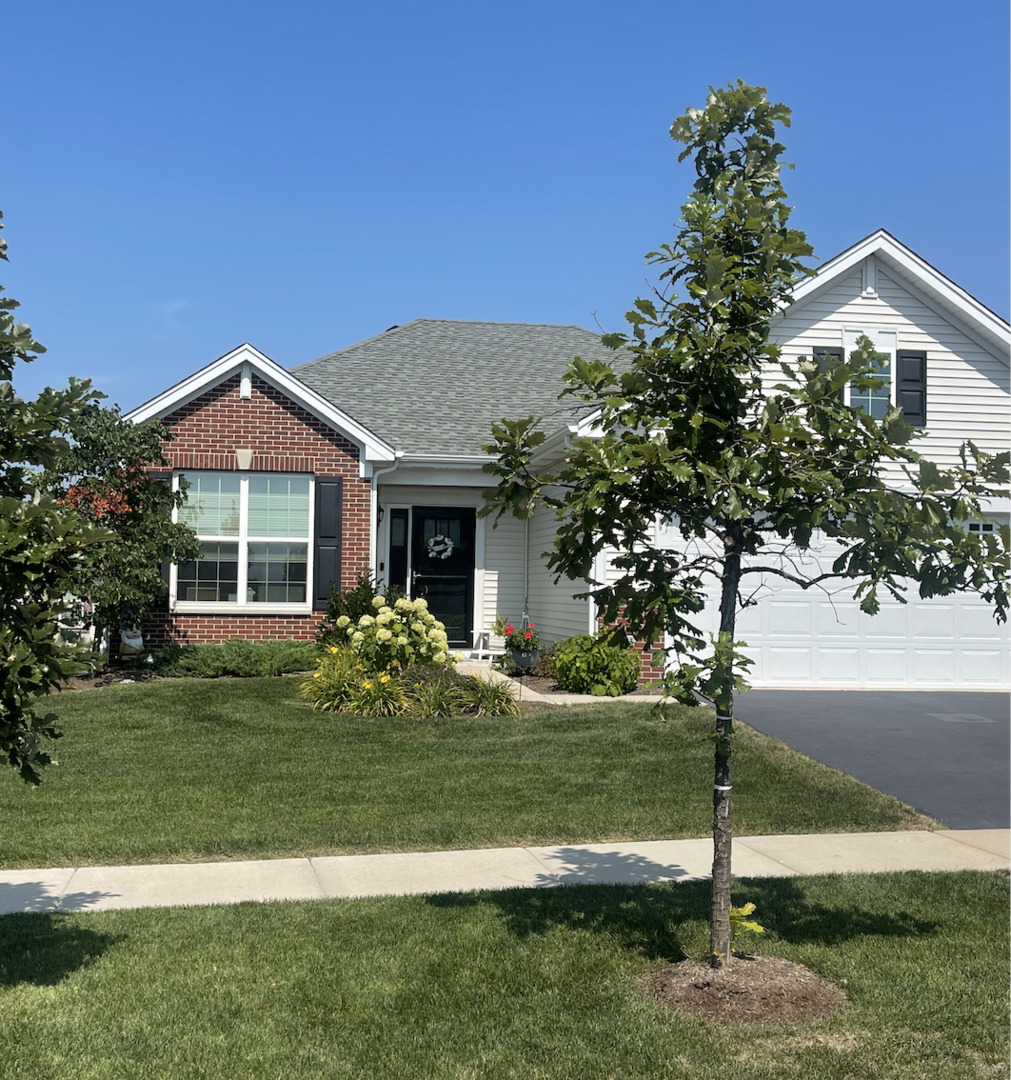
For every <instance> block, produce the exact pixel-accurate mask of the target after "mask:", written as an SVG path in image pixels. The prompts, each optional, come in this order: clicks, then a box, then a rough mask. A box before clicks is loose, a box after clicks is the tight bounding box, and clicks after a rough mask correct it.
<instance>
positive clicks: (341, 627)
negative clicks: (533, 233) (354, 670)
mask: <svg viewBox="0 0 1011 1080" xmlns="http://www.w3.org/2000/svg"><path fill="white" fill-rule="evenodd" d="M372 606H373V608H374V609H375V614H374V615H363V616H362V617H361V618H360V619H359V620H358V623H357V625H356V624H355V623H353V622H352V621H351V619H350V618H349V617H348V616H347V615H342V616H341V617H340V618H339V619H338V620H337V622H336V624H335V626H336V634H337V635H338V638H339V636H340V635H342V634H343V636H344V640H345V641H347V643H348V644H349V645H350V646H351V649H352V650H353V651H354V653H355V655H356V656H357V657H358V659H359V661H360V662H361V664H362V665H363V666H364V667H365V668H366V669H367V670H369V671H389V670H390V669H391V668H404V667H407V666H408V664H416V663H424V662H430V663H435V664H453V663H455V658H454V657H453V655H452V654H451V653H450V651H449V639H448V638H447V637H446V628H445V626H443V624H442V623H441V622H439V620H438V619H436V618H435V616H434V615H432V613H431V612H430V611H429V610H428V604H427V602H426V601H425V600H407V599H404V598H401V599H399V600H397V601H395V602H394V604H393V606H392V607H390V606H389V604H387V603H386V598H385V597H384V596H377V597H376V598H375V599H374V600H373V601H372Z"/></svg>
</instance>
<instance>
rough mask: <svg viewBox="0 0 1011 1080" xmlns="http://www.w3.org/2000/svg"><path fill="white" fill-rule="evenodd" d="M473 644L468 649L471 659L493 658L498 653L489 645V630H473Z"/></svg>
mask: <svg viewBox="0 0 1011 1080" xmlns="http://www.w3.org/2000/svg"><path fill="white" fill-rule="evenodd" d="M473 636H474V646H473V648H472V649H471V651H470V655H471V659H472V660H494V659H495V657H496V656H497V655H498V654H497V653H496V652H495V651H494V650H493V649H492V647H491V631H490V630H475V631H474V635H473Z"/></svg>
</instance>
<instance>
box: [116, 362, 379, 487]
mask: <svg viewBox="0 0 1011 1080" xmlns="http://www.w3.org/2000/svg"><path fill="white" fill-rule="evenodd" d="M253 372H256V374H257V375H259V376H260V377H261V378H262V379H263V380H264V382H266V383H268V384H269V385H270V386H273V387H274V389H276V390H279V391H280V392H281V393H283V394H284V395H285V396H286V397H288V398H289V399H290V400H291V401H294V402H295V403H296V404H297V405H300V406H301V407H302V408H303V409H305V410H306V412H308V413H310V414H311V415H312V416H315V417H316V418H317V419H318V420H321V421H323V423H324V424H326V425H327V426H328V427H331V428H333V429H334V430H335V431H338V432H339V433H340V434H341V435H344V436H345V437H346V438H348V439H349V440H350V441H351V442H353V443H354V444H355V445H356V446H357V447H358V449H359V450H360V451H361V456H362V462H361V465H362V468H363V469H364V467H365V460H366V459H367V460H368V461H375V462H383V461H393V460H394V449H393V447H392V446H390V445H389V443H387V442H386V441H385V440H383V439H380V438H379V437H378V436H377V435H375V434H373V433H372V432H371V431H370V430H369V429H368V428H366V427H364V426H363V425H362V424H359V423H358V422H357V421H356V420H354V419H352V418H351V417H350V416H348V415H347V413H344V412H342V411H341V410H340V409H338V408H336V407H335V406H334V405H332V404H331V403H330V402H329V401H327V400H326V398H324V397H322V396H320V395H319V394H317V393H316V391H315V390H312V389H310V387H308V386H306V385H305V383H303V382H302V381H301V380H300V379H299V378H297V377H296V376H294V375H292V374H291V372H290V371H286V370H285V369H284V368H283V367H281V366H280V365H279V364H275V363H274V361H273V360H271V359H270V357H268V356H264V354H263V353H261V352H260V351H259V350H258V349H255V348H253V346H252V345H250V344H248V343H246V344H243V345H240V346H239V347H238V348H237V349H233V350H232V351H231V352H229V353H225V355H224V356H221V357H218V359H217V360H215V361H213V362H212V363H210V364H208V365H207V366H206V367H203V368H201V369H200V370H199V371H196V372H194V373H193V374H192V375H190V376H188V377H187V378H185V379H183V380H182V381H181V382H178V383H176V384H175V386H170V387H169V388H168V390H165V391H163V392H162V393H161V394H159V395H158V396H157V397H153V398H151V400H150V401H146V402H144V404H143V405H139V406H138V407H137V408H136V409H134V410H132V411H131V412H128V413H127V414H126V416H125V418H124V419H126V420H132V421H133V423H135V424H143V423H144V422H145V421H147V420H154V419H161V418H163V417H165V416H168V415H169V414H171V413H173V412H175V411H176V410H177V409H180V408H182V407H183V406H184V405H188V404H189V403H190V402H191V401H194V400H196V398H198V397H200V395H201V394H203V393H205V392H206V391H207V390H209V389H211V388H212V387H214V386H217V385H218V384H219V383H221V382H223V381H224V380H225V379H227V378H230V377H231V376H232V375H234V374H236V373H239V374H240V377H241V379H242V382H243V384H245V380H246V378H247V377H249V376H251V374H252V373H253Z"/></svg>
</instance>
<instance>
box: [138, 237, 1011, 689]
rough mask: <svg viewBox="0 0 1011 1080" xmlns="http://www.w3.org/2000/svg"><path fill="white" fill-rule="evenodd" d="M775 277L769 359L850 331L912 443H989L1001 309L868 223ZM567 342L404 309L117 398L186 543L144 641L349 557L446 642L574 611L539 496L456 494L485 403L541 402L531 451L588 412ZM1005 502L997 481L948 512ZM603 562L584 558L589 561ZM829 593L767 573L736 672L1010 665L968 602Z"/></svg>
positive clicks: (305, 593) (515, 409) (590, 625)
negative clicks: (154, 427) (487, 498)
mask: <svg viewBox="0 0 1011 1080" xmlns="http://www.w3.org/2000/svg"><path fill="white" fill-rule="evenodd" d="M795 296H796V302H795V303H794V304H793V305H792V306H791V307H790V308H789V309H787V310H786V311H785V312H784V313H783V314H782V315H781V316H780V317H779V319H778V321H777V323H776V326H775V338H776V340H778V341H779V342H780V343H781V344H782V345H783V351H784V356H785V358H787V359H789V358H796V357H799V356H801V355H811V354H812V353H815V352H817V353H829V354H832V353H833V352H836V351H838V352H841V351H842V350H846V351H847V352H848V351H849V350H850V349H851V348H852V347H853V344H854V343H855V340H856V338H857V337H858V336H860V335H861V334H867V335H868V336H870V337H871V338H872V340H873V341H874V342H875V346H876V348H877V350H878V351H879V352H880V353H882V354H883V355H884V356H886V357H887V359H888V365H887V368H883V369H882V374H883V385H882V390H881V396H882V397H886V396H888V395H897V396H898V399H899V400H900V401H901V402H902V404H903V407H904V408H905V409H906V413H907V418H909V419H910V422H912V423H916V424H920V425H922V426H923V427H924V429H925V432H926V436H925V438H924V439H923V440H922V442H921V443H919V444H918V449H920V451H921V452H922V453H924V454H925V455H926V456H928V457H931V458H933V459H934V460H936V461H937V462H938V463H939V464H941V465H949V464H953V463H954V462H955V460H956V455H957V450H958V447H959V446H960V445H961V443H962V442H963V441H964V440H965V439H967V438H970V439H972V440H973V441H975V442H976V443H977V444H978V445H979V446H980V447H982V448H983V449H985V450H988V451H991V452H998V451H1000V450H1002V449H1004V448H1006V445H1007V442H1008V427H1009V418H1011V404H1009V402H1011V397H1009V388H1008V373H1009V360H1008V354H1009V345H1011V328H1009V326H1008V324H1007V323H1006V322H1005V321H1004V320H1003V319H1001V318H999V317H998V316H997V315H995V314H994V313H993V312H991V311H989V310H988V309H987V308H985V307H984V306H983V305H982V304H980V303H979V302H978V301H976V300H975V299H973V298H972V297H971V296H969V294H968V293H966V292H965V291H964V290H962V289H960V288H959V287H958V286H957V285H955V284H954V283H953V282H951V281H949V280H948V279H947V278H945V277H944V276H943V275H942V274H941V273H939V272H938V271H937V270H935V269H934V268H933V267H931V266H930V265H929V264H928V263H926V262H925V261H924V260H922V259H921V258H919V257H918V256H917V255H915V254H914V253H913V252H912V251H910V250H909V249H908V248H906V247H904V246H903V245H902V244H900V243H899V242H898V241H897V240H895V239H894V238H893V237H891V236H890V235H889V234H888V233H886V232H884V231H879V232H877V233H874V234H873V235H871V236H869V237H867V238H866V239H864V240H862V241H860V243H858V244H856V245H854V246H853V247H852V248H850V249H848V250H847V251H845V252H843V253H842V254H841V255H839V256H837V257H836V258H835V259H833V260H831V261H830V262H828V263H826V264H825V265H824V266H823V267H822V269H821V270H820V272H819V273H818V275H817V276H816V277H814V278H812V279H809V280H807V281H805V282H803V283H802V284H800V285H799V286H798V288H797V290H796V294H795ZM576 354H579V355H581V356H583V357H585V358H587V359H590V358H592V357H594V356H601V357H606V358H608V359H610V360H613V358H614V354H613V353H611V352H610V351H609V350H605V349H604V348H603V347H602V345H601V344H600V338H599V335H597V334H595V333H592V332H590V331H587V330H583V329H581V328H579V327H574V326H549V325H526V324H516V323H487V322H451V321H444V320H435V319H419V320H416V321H414V322H411V323H408V324H406V325H404V326H395V327H391V328H390V329H389V330H388V331H386V332H385V333H383V334H379V335H377V336H376V337H373V338H370V339H368V340H367V341H363V342H361V343H359V344H357V345H353V346H351V347H350V348H346V349H342V350H340V351H339V352H335V353H332V354H330V355H328V356H324V357H321V358H320V359H318V360H314V361H312V362H311V363H308V364H305V365H302V366H300V367H297V368H295V369H294V370H293V371H287V370H285V369H284V368H281V367H280V366H278V365H277V364H275V363H274V362H273V361H271V360H270V359H268V358H267V357H265V356H264V355H263V354H262V353H260V352H258V351H257V350H256V349H254V348H253V347H252V346H251V345H242V346H240V347H239V348H237V349H235V350H233V351H232V352H230V353H228V354H227V355H225V356H223V357H221V358H219V359H218V360H215V361H214V362H213V363H211V364H209V365H208V366H207V367H205V368H203V369H201V370H200V371H198V372H196V373H195V374H193V375H191V376H190V377H189V378H187V379H184V380H183V381H182V382H180V383H178V384H177V385H175V386H173V387H171V388H169V389H168V390H166V391H164V392H163V393H161V394H159V395H158V396H157V397H155V398H153V399H152V400H150V401H149V402H147V403H146V404H144V405H142V406H140V407H139V408H138V409H135V410H134V411H133V412H132V413H130V418H131V419H133V420H134V421H136V422H144V421H145V420H148V419H151V418H153V417H160V418H162V419H164V420H165V421H166V422H167V423H168V424H169V425H170V426H171V427H172V429H173V431H174V433H175V440H174V441H173V442H171V443H170V444H169V445H168V447H167V456H168V457H169V459H170V460H171V462H172V473H171V479H172V482H173V483H178V478H179V477H180V476H185V477H186V480H187V483H188V484H189V489H188V490H189V494H188V502H187V507H186V509H185V511H184V514H185V517H186V519H187V520H188V521H190V523H191V524H192V525H193V526H194V528H195V529H196V531H197V534H198V536H199V537H200V540H201V543H202V544H203V550H204V555H203V558H202V559H201V560H200V561H199V562H195V563H189V564H183V565H180V566H177V567H172V568H171V571H170V574H169V590H168V602H167V605H166V606H165V607H164V608H163V609H162V610H160V611H155V612H153V613H152V616H151V623H150V625H149V627H148V634H149V641H158V640H165V639H174V640H185V641H207V640H220V639H222V638H225V637H229V636H241V637H247V638H261V637H273V636H294V637H309V636H311V634H312V632H313V630H314V628H315V626H316V624H317V623H318V621H319V619H320V617H321V612H322V609H323V608H324V606H325V604H326V600H327V597H328V596H329V593H330V588H331V583H339V584H340V587H342V588H347V587H349V586H351V585H352V584H353V583H354V581H355V579H356V577H357V575H358V574H359V573H360V572H362V571H365V570H368V569H372V570H374V571H375V572H376V574H377V576H378V577H379V578H380V580H382V581H384V582H387V583H389V584H396V585H399V586H401V587H403V588H405V589H407V590H408V591H409V592H410V593H411V594H412V595H422V594H423V595H425V596H426V597H427V598H428V601H429V605H430V607H431V609H432V610H433V611H434V612H435V613H436V614H437V616H438V617H439V618H440V619H441V620H442V621H443V622H444V623H445V624H446V627H447V631H448V633H449V637H450V641H451V643H452V644H453V646H454V647H458V648H462V649H468V648H470V647H471V646H472V645H473V644H474V635H475V633H476V632H480V631H483V630H487V629H488V628H489V627H490V626H491V624H492V622H493V620H494V618H495V616H496V614H497V613H499V612H501V613H503V614H505V615H506V616H508V617H510V618H514V619H515V618H518V617H519V616H520V615H521V614H522V613H524V612H527V613H528V614H529V615H530V617H531V618H532V619H534V621H535V622H536V623H537V625H538V629H539V630H540V631H541V633H542V636H543V637H544V638H545V639H547V640H553V639H559V638H563V637H568V636H571V635H573V634H576V633H582V632H586V631H589V630H592V629H594V628H595V627H596V615H595V612H594V611H593V609H592V606H591V604H590V602H589V601H588V600H586V599H585V598H579V596H578V593H579V592H581V591H584V590H585V583H580V582H561V583H556V582H555V581H554V580H553V578H552V576H551V575H550V574H549V573H548V572H547V569H546V567H545V564H544V560H543V559H542V558H541V554H542V553H543V552H544V551H546V550H548V549H550V547H551V544H552V540H553V535H554V518H553V515H552V514H551V513H549V512H541V513H538V514H536V515H535V516H534V517H533V518H532V519H531V520H530V521H528V522H520V521H516V520H514V519H511V518H505V517H504V518H502V519H500V521H499V522H498V523H497V525H493V523H492V521H491V520H490V519H489V518H479V517H478V516H477V511H478V509H479V508H480V507H481V505H482V494H481V493H482V490H483V489H484V488H487V487H488V486H489V478H488V476H487V474H485V473H483V472H482V469H481V466H482V465H483V464H484V463H485V461H487V460H488V459H487V455H486V454H484V453H483V452H482V450H481V445H482V443H485V442H487V441H488V440H489V437H490V432H491V425H492V423H493V422H495V421H497V420H499V419H501V418H502V417H513V418H518V417H522V416H528V415H536V416H541V417H543V418H544V427H545V430H546V432H547V433H548V434H549V439H548V440H547V442H546V443H545V446H546V447H547V448H548V452H550V448H551V447H552V446H554V447H556V448H560V447H562V445H563V443H564V439H565V438H566V437H567V436H568V435H571V434H573V433H577V432H581V431H586V430H590V429H592V419H593V418H592V416H587V415H585V413H582V414H581V413H580V412H579V411H578V409H575V408H574V407H573V406H572V405H567V404H565V403H564V402H559V400H558V396H557V395H558V393H559V390H560V389H561V387H562V382H561V377H562V373H563V372H564V370H565V367H566V365H567V363H568V361H569V360H570V359H571V358H572V357H573V356H574V355H576ZM769 377H770V382H772V381H778V380H779V378H780V377H781V375H780V373H779V372H778V370H777V371H775V372H770V373H769ZM872 396H874V395H872ZM565 400H566V401H570V400H571V399H565ZM865 405H867V406H868V407H871V408H873V407H874V403H873V402H869V403H865ZM1007 516H1008V505H1007V502H1006V500H1005V501H1004V502H1000V503H997V502H995V503H994V505H993V507H992V513H991V514H990V515H988V517H987V519H986V520H985V521H979V522H970V523H967V527H968V528H973V529H979V530H984V531H986V530H990V529H993V528H994V527H995V526H996V525H997V524H999V523H1000V522H1001V521H1002V520H1007ZM824 554H825V555H826V557H828V556H830V555H831V552H830V551H827V550H826V551H825V552H824ZM812 557H817V552H815V553H814V554H813V556H812ZM607 573H608V564H607V560H606V559H602V560H600V565H599V566H597V567H596V568H595V576H597V577H598V578H599V577H601V576H604V575H606V574H607ZM795 593H796V594H795ZM848 595H849V594H848V593H846V594H840V595H839V596H837V597H826V596H825V595H824V594H817V595H813V596H812V595H807V594H804V593H802V592H800V591H799V590H796V591H795V592H791V591H790V590H788V589H783V588H781V587H779V586H776V587H775V588H772V587H770V588H769V589H768V590H767V593H766V595H765V596H763V597H761V598H760V599H759V603H758V604H757V605H756V606H755V607H753V608H751V609H749V610H748V611H746V612H745V613H744V615H742V618H741V623H740V627H741V636H742V637H743V638H745V639H746V640H748V641H749V643H750V645H751V648H752V652H753V655H754V657H755V659H756V668H755V669H754V670H753V672H752V681H753V682H754V684H755V685H766V686H853V687H858V686H881V687H892V686H895V687H922V688H926V687H932V686H960V687H996V686H1005V685H1008V684H1009V681H1011V674H1009V661H1008V635H1007V633H1006V630H1005V629H1003V628H1000V627H998V626H997V625H996V624H995V623H994V621H993V619H992V618H991V616H990V613H989V609H988V608H987V607H986V605H984V604H983V603H982V602H981V601H978V600H975V599H973V598H971V597H963V596H957V597H954V598H945V599H943V600H931V601H919V600H914V601H911V602H910V603H909V604H907V605H904V606H903V605H899V604H897V603H896V604H884V605H883V610H882V613H881V614H880V615H879V616H877V617H876V618H875V619H874V620H869V619H867V618H866V617H865V616H863V615H861V614H860V613H859V612H858V611H857V610H856V607H855V605H854V604H852V602H850V601H849V599H848Z"/></svg>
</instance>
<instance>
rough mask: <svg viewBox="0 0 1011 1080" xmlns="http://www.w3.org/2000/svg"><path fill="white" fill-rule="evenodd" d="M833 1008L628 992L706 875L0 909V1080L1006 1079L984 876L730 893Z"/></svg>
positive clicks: (1003, 940) (755, 887) (1001, 960)
mask: <svg viewBox="0 0 1011 1080" xmlns="http://www.w3.org/2000/svg"><path fill="white" fill-rule="evenodd" d="M735 898H736V899H737V901H738V902H740V901H741V900H743V899H751V900H754V901H755V902H756V903H757V904H758V914H759V916H760V917H761V921H762V922H763V923H764V924H765V925H766V926H767V927H768V930H769V932H768V934H767V935H765V936H764V937H762V938H760V939H758V940H756V942H755V946H754V947H755V949H756V951H761V952H767V953H773V954H775V955H779V956H785V957H787V958H789V959H791V960H794V961H797V962H800V963H804V964H807V965H808V966H809V967H811V968H813V969H815V970H817V971H819V972H821V973H822V974H823V975H825V976H826V977H828V978H829V979H831V980H833V981H835V982H836V983H838V984H840V985H843V986H844V988H845V990H846V992H847V994H848V996H849V999H850V1001H849V1004H848V1005H847V1006H846V1007H845V1008H844V1009H843V1010H842V1011H841V1012H838V1013H836V1014H835V1015H834V1016H832V1017H830V1018H828V1019H826V1020H823V1021H821V1022H819V1023H817V1024H814V1025H808V1026H804V1027H795V1028H792V1029H778V1028H773V1027H761V1028H749V1029H746V1030H745V1029H740V1028H733V1027H730V1028H717V1027H713V1026H710V1025H709V1024H707V1023H706V1022H704V1021H702V1020H699V1019H695V1018H689V1017H686V1016H684V1015H681V1014H677V1013H669V1012H666V1011H664V1010H663V1009H662V1008H661V1007H660V1006H658V1005H657V1004H655V1003H654V1002H653V1001H652V1000H650V999H648V998H646V997H645V996H643V995H642V994H641V993H640V992H639V991H638V989H637V987H636V980H637V979H638V978H639V977H640V976H641V975H642V974H644V973H645V972H647V971H648V970H650V969H651V968H653V967H655V966H658V965H661V964H663V963H665V962H670V961H674V960H678V959H680V958H682V957H683V956H684V955H685V954H686V953H687V954H690V955H698V954H701V953H702V952H703V951H704V949H705V935H706V916H707V904H708V885H707V884H706V883H704V882H695V883H688V884H682V885H657V886H638V887H599V886H598V887H589V886H571V887H567V888H563V889H552V890H512V891H507V892H501V893H488V892H484V893H470V894H463V895H453V896H447V895H442V896H431V897H404V898H388V899H382V900H378V899H377V900H356V901H335V902H319V903H288V904H264V905H253V904H244V905H239V906H236V907H224V908H189V909H182V908H174V909H160V910H144V911H127V912H107V913H96V914H90V915H88V914H65V915H53V916H41V915H16V916H7V917H4V918H3V919H0V1076H3V1077H10V1078H15V1077H17V1078H20V1077H24V1076H31V1077H33V1078H34V1080H64V1078H65V1077H68V1076H71V1077H74V1080H113V1078H114V1080H131V1078H140V1077H143V1078H145V1080H146V1078H147V1077H149V1076H159V1077H161V1076H165V1077H172V1078H173V1080H189V1078H208V1077H212V1078H232V1077H235V1078H238V1077H241V1078H243V1080H257V1078H264V1080H266V1078H269V1080H275V1078H276V1077H279V1076H285V1077H293V1078H295V1080H312V1078H320V1080H322V1078H327V1080H344V1078H374V1077H398V1078H404V1080H411V1078H420V1077H425V1078H429V1077H430V1078H438V1080H443V1078H460V1080H463V1078H468V1080H470V1078H473V1080H477V1078H480V1080H499V1078H502V1080H505V1078H507V1077H509V1078H512V1077H523V1078H524V1080H548V1078H550V1080H585V1078H588V1077H592V1078H594V1080H598V1078H599V1080H604V1078H609V1077H613V1078H621V1080H629V1078H633V1080H651V1078H656V1080H659V1078H661V1077H662V1078H692V1080H808V1078H812V1077H814V1078H816V1080H851V1078H852V1080H857V1078H861V1080H862V1078H868V1080H870V1078H874V1080H922V1078H923V1077H928V1076H929V1077H931V1078H932V1080H979V1078H983V1077H987V1078H996V1077H1006V1076H1007V1075H1008V1072H1007V1055H1008V1038H1007V1034H1008V1030H1007V1015H1008V987H1007V965H1008V941H1007V932H1008V919H1007V910H1008V887H1007V875H1006V874H983V873H975V872H967V873H960V874H920V873H905V874H885V875H874V876H857V875H854V876H845V877H821V878H804V879H792V880H788V879H761V880H757V879H756V880H751V881H744V882H741V883H739V885H738V887H737V894H736V897H735Z"/></svg>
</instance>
